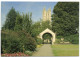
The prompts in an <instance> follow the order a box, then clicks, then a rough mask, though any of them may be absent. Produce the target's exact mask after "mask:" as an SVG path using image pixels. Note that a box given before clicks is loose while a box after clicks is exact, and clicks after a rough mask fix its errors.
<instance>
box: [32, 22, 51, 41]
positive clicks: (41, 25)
mask: <svg viewBox="0 0 80 57" xmlns="http://www.w3.org/2000/svg"><path fill="white" fill-rule="evenodd" d="M32 28H33V29H32V34H31V35H32V37H34V38H35V39H36V37H37V36H38V35H39V33H41V32H42V31H44V30H45V29H46V28H49V29H51V26H50V23H49V21H45V22H43V21H38V22H36V23H34V24H33V25H32ZM36 40H37V39H36Z"/></svg>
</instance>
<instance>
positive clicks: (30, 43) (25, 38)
mask: <svg viewBox="0 0 80 57" xmlns="http://www.w3.org/2000/svg"><path fill="white" fill-rule="evenodd" d="M18 34H19V37H20V41H21V44H23V48H24V51H26V50H30V51H35V49H36V41H35V39H34V38H32V37H31V35H30V34H28V33H26V32H25V31H20V32H18Z"/></svg>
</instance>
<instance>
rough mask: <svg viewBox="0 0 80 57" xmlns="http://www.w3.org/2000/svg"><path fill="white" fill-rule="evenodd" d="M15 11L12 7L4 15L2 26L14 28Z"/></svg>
mask: <svg viewBox="0 0 80 57" xmlns="http://www.w3.org/2000/svg"><path fill="white" fill-rule="evenodd" d="M16 16H17V13H16V11H15V9H14V8H13V7H12V8H11V10H10V11H9V13H8V14H7V17H6V22H5V24H4V26H3V28H4V29H9V30H14V27H15V21H16Z"/></svg>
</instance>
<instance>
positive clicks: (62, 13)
mask: <svg viewBox="0 0 80 57" xmlns="http://www.w3.org/2000/svg"><path fill="white" fill-rule="evenodd" d="M53 12H54V14H53V15H52V30H53V31H54V32H56V34H57V35H59V36H67V35H71V34H76V33H77V30H76V29H78V27H79V3H78V2H58V3H57V4H56V6H55V7H54V10H53Z"/></svg>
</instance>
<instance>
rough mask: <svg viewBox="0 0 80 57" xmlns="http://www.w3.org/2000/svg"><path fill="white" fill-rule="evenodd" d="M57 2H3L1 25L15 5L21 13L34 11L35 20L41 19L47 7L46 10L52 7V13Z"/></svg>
mask: <svg viewBox="0 0 80 57" xmlns="http://www.w3.org/2000/svg"><path fill="white" fill-rule="evenodd" d="M56 4H57V2H1V27H2V26H3V25H4V23H5V20H6V15H7V14H8V12H9V11H10V9H11V8H12V7H13V8H15V10H16V11H19V12H20V13H22V12H23V13H24V14H25V13H28V12H32V20H33V21H34V22H36V21H39V20H40V18H42V11H43V8H44V7H45V8H46V10H48V9H49V8H51V13H52V11H53V8H54V6H55V5H56Z"/></svg>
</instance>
